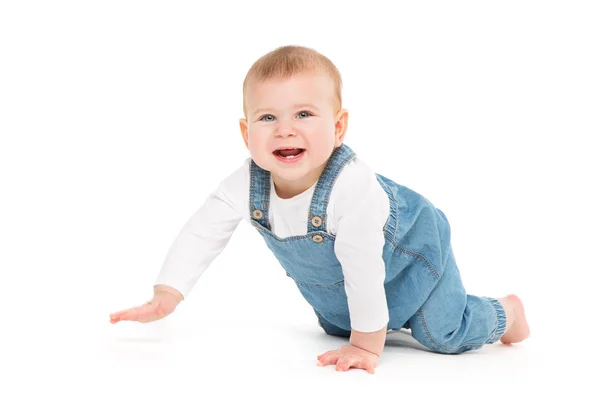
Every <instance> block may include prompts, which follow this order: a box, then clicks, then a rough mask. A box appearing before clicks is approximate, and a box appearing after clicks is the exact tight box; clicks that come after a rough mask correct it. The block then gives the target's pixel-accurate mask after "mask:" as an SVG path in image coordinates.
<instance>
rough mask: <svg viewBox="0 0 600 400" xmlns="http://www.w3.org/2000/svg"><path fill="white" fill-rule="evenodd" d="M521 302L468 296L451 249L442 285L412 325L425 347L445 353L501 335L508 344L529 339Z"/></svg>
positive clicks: (412, 321)
mask: <svg viewBox="0 0 600 400" xmlns="http://www.w3.org/2000/svg"><path fill="white" fill-rule="evenodd" d="M450 251H451V250H450ZM518 305H520V301H518V298H517V297H516V296H514V297H511V296H508V297H506V298H503V299H501V300H500V301H498V300H497V299H493V298H489V297H477V296H472V295H467V294H466V292H465V289H464V287H463V284H462V281H461V278H460V273H459V271H458V268H457V267H456V262H455V260H454V255H453V254H452V251H451V253H450V255H449V257H448V261H447V265H446V268H444V272H443V274H442V276H441V278H440V280H439V282H438V284H437V285H436V287H435V288H434V290H433V291H432V292H431V295H430V296H429V297H428V299H427V300H426V301H425V303H424V304H423V305H422V306H421V307H420V308H419V310H418V311H417V313H416V314H415V315H414V316H412V317H411V318H410V320H409V325H410V329H411V331H412V335H413V336H414V338H415V339H416V340H417V341H419V342H420V343H421V344H423V345H424V346H426V347H428V348H430V349H432V350H434V351H437V352H441V353H450V354H454V353H463V352H465V351H468V350H475V349H479V348H481V347H482V346H483V345H484V344H491V343H495V342H497V341H498V340H499V339H500V338H502V341H503V342H505V343H507V342H516V341H520V340H523V339H525V338H526V337H527V336H528V334H529V328H528V327H527V323H526V321H525V319H524V313H523V312H522V306H521V309H519V306H518ZM519 310H521V311H519ZM507 311H508V312H507ZM507 317H508V321H507ZM525 327H527V328H526V330H527V332H526V334H525ZM503 335H504V336H503Z"/></svg>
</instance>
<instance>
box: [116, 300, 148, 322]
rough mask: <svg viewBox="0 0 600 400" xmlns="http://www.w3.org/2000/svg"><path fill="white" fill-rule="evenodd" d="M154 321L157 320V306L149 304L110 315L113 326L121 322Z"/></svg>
mask: <svg viewBox="0 0 600 400" xmlns="http://www.w3.org/2000/svg"><path fill="white" fill-rule="evenodd" d="M153 319H156V306H154V305H152V304H149V303H146V304H144V305H142V306H139V307H133V308H130V309H127V310H123V311H119V312H116V313H114V314H111V315H110V322H111V323H113V324H115V323H117V322H119V321H137V322H149V321H152V320H153Z"/></svg>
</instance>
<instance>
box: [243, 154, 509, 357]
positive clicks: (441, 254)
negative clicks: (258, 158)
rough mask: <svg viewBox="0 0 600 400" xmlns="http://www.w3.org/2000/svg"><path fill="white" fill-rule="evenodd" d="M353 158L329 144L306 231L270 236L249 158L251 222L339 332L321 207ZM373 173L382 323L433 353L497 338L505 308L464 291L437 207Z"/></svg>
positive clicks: (342, 295) (344, 315)
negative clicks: (377, 192)
mask: <svg viewBox="0 0 600 400" xmlns="http://www.w3.org/2000/svg"><path fill="white" fill-rule="evenodd" d="M354 157H355V154H354V152H353V151H352V150H351V149H350V147H348V146H347V145H344V144H343V145H341V146H340V147H338V148H336V149H335V150H334V152H333V154H332V155H331V157H330V159H329V160H328V162H327V164H326V167H325V169H324V171H323V173H322V174H321V177H320V178H319V181H318V182H317V185H316V187H315V191H314V195H313V198H312V201H311V205H310V210H309V212H308V215H307V227H308V230H307V234H306V235H301V236H292V237H287V238H279V237H277V236H276V235H275V234H273V233H272V232H271V230H270V226H269V223H268V221H269V218H268V215H269V214H268V213H269V198H270V173H269V172H268V171H265V170H263V169H261V168H260V167H258V166H257V165H256V164H255V163H254V162H251V164H250V199H249V200H250V215H251V218H252V225H253V226H254V227H256V228H257V230H258V232H260V234H261V235H262V236H263V238H264V240H265V242H266V244H267V246H268V247H269V248H270V249H271V251H272V252H273V253H274V255H275V256H276V257H277V259H278V260H279V262H280V264H281V265H282V267H283V268H284V269H285V271H286V273H287V275H288V276H289V277H291V278H292V279H293V280H294V281H295V283H296V285H297V287H298V289H299V290H300V293H301V294H302V295H303V297H304V298H305V299H306V301H308V303H309V304H310V305H311V306H312V308H313V309H314V311H315V314H316V315H317V319H318V323H319V325H320V326H321V327H322V328H323V330H324V331H325V332H326V333H328V334H330V335H336V336H345V337H348V336H350V332H351V325H350V314H349V311H348V301H347V297H346V292H345V289H344V275H343V272H342V267H341V265H340V263H339V261H338V259H337V257H336V256H335V253H334V241H335V236H333V235H330V234H329V233H327V218H326V212H327V205H328V202H329V197H330V194H331V189H332V186H333V184H334V182H335V180H336V178H337V176H338V174H339V173H340V171H341V170H342V169H343V167H344V166H345V165H346V164H347V163H348V162H350V161H351V160H352V159H353V158H354ZM377 179H378V181H379V183H380V185H381V187H382V188H383V190H385V192H386V193H387V195H388V198H389V200H390V215H389V218H388V221H387V223H386V225H385V227H384V235H385V245H384V248H383V253H382V256H383V260H384V261H385V267H386V278H385V284H384V286H385V291H386V298H387V303H388V309H389V323H388V329H400V328H403V327H404V328H410V330H411V334H412V336H413V337H414V338H415V339H416V340H417V341H418V342H420V343H421V344H423V345H424V346H426V347H428V348H429V349H431V350H433V351H436V352H440V353H462V352H465V351H468V350H473V349H478V348H480V347H482V346H483V345H484V344H489V343H494V342H496V341H497V340H498V339H499V338H500V337H501V336H502V334H503V333H504V330H505V327H506V314H505V312H504V310H503V308H502V306H501V305H500V303H499V302H498V301H497V300H496V299H492V298H488V297H477V296H472V295H467V294H466V292H465V289H464V287H463V284H462V281H461V277H460V273H459V271H458V268H457V266H456V262H455V259H454V255H453V254H452V248H451V244H450V225H449V223H448V220H447V218H446V216H445V215H444V213H443V212H442V211H440V210H439V209H437V208H436V207H434V206H433V205H432V204H431V203H430V202H429V201H428V200H427V199H426V198H424V197H423V196H422V195H419V194H418V193H416V192H414V191H412V190H410V189H408V188H406V187H404V186H402V185H399V184H397V183H395V182H393V181H392V180H390V179H388V178H386V177H384V176H381V175H379V174H377ZM315 217H318V218H315Z"/></svg>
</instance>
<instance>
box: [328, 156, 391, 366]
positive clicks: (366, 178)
mask: <svg viewBox="0 0 600 400" xmlns="http://www.w3.org/2000/svg"><path fill="white" fill-rule="evenodd" d="M332 199H333V201H334V202H333V204H334V210H333V215H332V218H331V219H330V223H331V222H333V223H334V224H335V225H334V229H335V232H334V233H335V234H336V239H335V244H334V250H335V254H336V257H337V258H338V260H339V262H340V264H341V265H342V270H343V273H344V280H345V285H344V286H345V290H346V295H347V298H348V309H349V312H350V321H351V329H352V332H351V336H350V344H349V345H346V346H343V347H342V348H340V349H338V350H333V351H330V352H327V353H325V354H323V355H321V356H319V365H327V364H336V369H337V370H340V371H345V370H347V369H348V368H350V367H356V368H363V369H366V370H367V371H368V372H373V371H374V368H375V366H376V365H377V362H378V360H379V356H380V354H381V353H382V351H383V347H384V344H385V338H386V333H387V324H388V322H389V314H388V308H387V299H386V294H385V288H384V281H385V262H384V260H383V257H382V256H383V247H384V245H385V237H384V227H385V224H386V222H387V219H388V217H389V207H390V204H389V199H388V197H387V194H386V193H385V191H384V190H383V188H382V187H381V185H380V184H379V182H378V181H377V177H376V176H375V174H374V173H373V172H372V171H370V170H369V169H368V168H367V167H366V166H365V165H364V164H361V163H360V162H357V163H356V164H350V165H349V166H348V169H347V170H346V171H343V174H342V175H340V177H339V179H338V183H337V184H336V186H334V191H333V192H332Z"/></svg>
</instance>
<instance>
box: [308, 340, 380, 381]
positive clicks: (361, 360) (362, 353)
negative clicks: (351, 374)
mask: <svg viewBox="0 0 600 400" xmlns="http://www.w3.org/2000/svg"><path fill="white" fill-rule="evenodd" d="M317 359H318V360H319V362H318V363H317V365H318V366H320V367H324V366H326V365H329V364H332V365H333V364H335V365H336V366H335V370H336V371H348V369H349V368H350V367H354V368H360V369H364V370H367V372H368V373H370V374H374V373H375V367H376V366H377V362H378V361H379V357H378V356H377V355H376V354H373V353H370V352H368V351H366V350H363V349H360V348H358V347H355V346H352V345H351V344H349V345H345V346H342V347H340V348H339V349H338V350H330V351H328V352H326V353H323V354H321V355H320V356H318V357H317Z"/></svg>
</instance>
